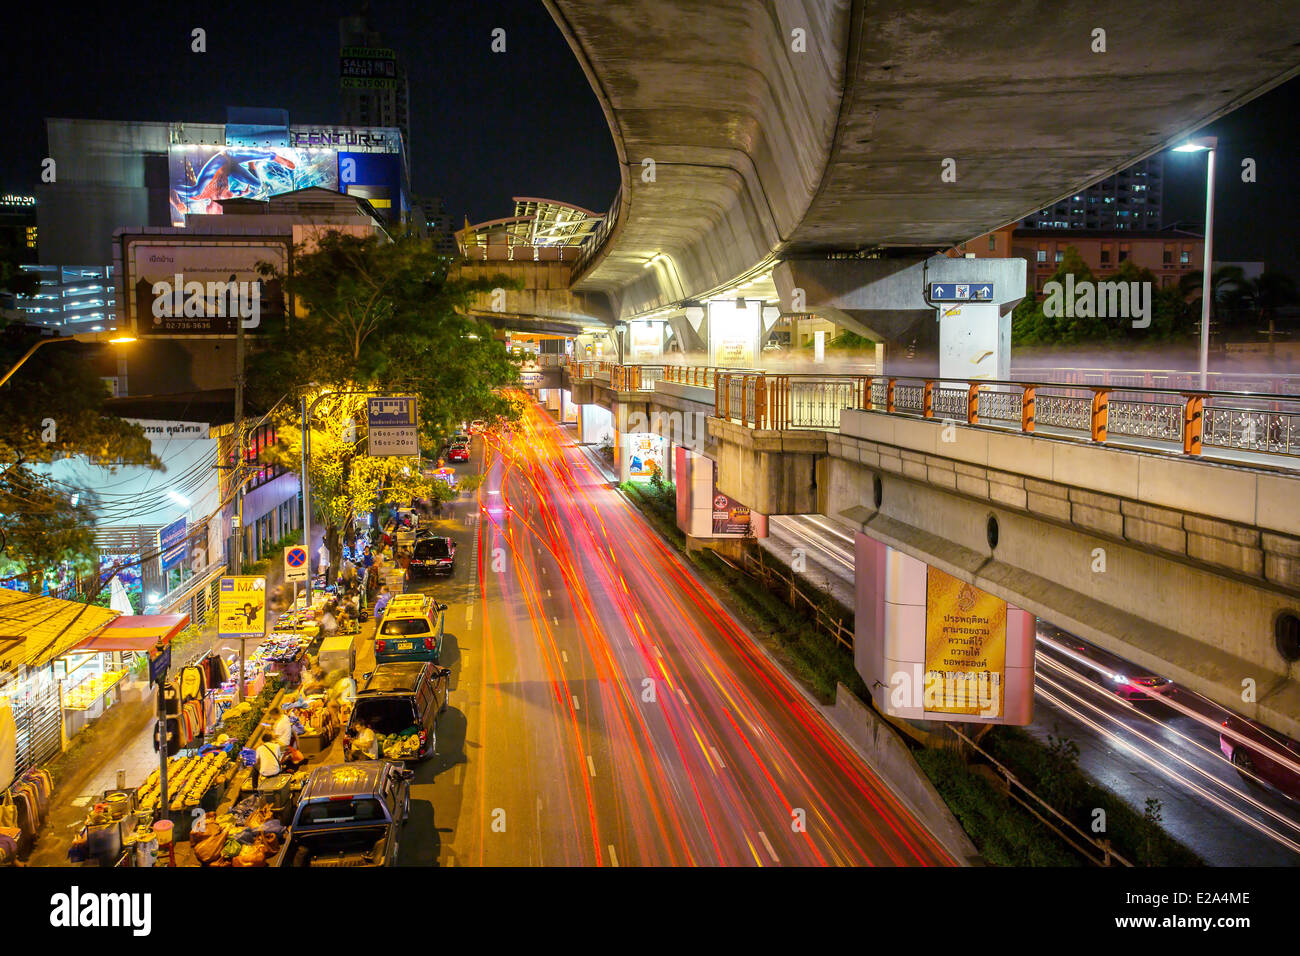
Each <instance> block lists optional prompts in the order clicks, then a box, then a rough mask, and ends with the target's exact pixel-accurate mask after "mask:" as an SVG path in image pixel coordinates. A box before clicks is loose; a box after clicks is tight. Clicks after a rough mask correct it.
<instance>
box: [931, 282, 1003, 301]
mask: <svg viewBox="0 0 1300 956" xmlns="http://www.w3.org/2000/svg"><path fill="white" fill-rule="evenodd" d="M930 301H931V302H992V301H993V283H992V282H931V283H930Z"/></svg>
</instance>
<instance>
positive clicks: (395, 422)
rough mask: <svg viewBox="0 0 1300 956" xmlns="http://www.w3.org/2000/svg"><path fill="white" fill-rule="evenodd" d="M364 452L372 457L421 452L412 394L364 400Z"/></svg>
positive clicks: (417, 421)
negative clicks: (365, 427) (365, 428)
mask: <svg viewBox="0 0 1300 956" xmlns="http://www.w3.org/2000/svg"><path fill="white" fill-rule="evenodd" d="M366 426H367V434H366V445H367V448H366V451H367V453H368V454H370V455H371V456H375V457H384V456H388V457H391V456H408V455H418V454H420V441H419V420H418V418H417V409H416V402H415V396H413V395H398V396H384V397H383V398H368V399H366Z"/></svg>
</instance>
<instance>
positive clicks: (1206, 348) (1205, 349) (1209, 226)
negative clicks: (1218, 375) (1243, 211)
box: [1173, 136, 1219, 391]
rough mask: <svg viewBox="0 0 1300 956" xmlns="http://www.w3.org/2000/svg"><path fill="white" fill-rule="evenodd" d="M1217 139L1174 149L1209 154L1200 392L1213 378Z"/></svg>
mask: <svg viewBox="0 0 1300 956" xmlns="http://www.w3.org/2000/svg"><path fill="white" fill-rule="evenodd" d="M1218 145H1219V139H1218V137H1217V136H1198V137H1196V138H1195V139H1189V140H1188V141H1187V142H1186V143H1183V144H1181V145H1179V146H1175V147H1174V149H1173V151H1174V152H1175V153H1209V157H1208V159H1207V162H1206V164H1205V243H1204V244H1205V262H1204V265H1203V266H1202V268H1201V390H1202V391H1204V390H1205V389H1206V388H1208V387H1209V384H1208V383H1209V375H1210V306H1211V304H1212V303H1211V298H1210V296H1211V289H1212V282H1211V276H1210V270H1211V269H1212V268H1213V265H1214V151H1215V149H1216V148H1218Z"/></svg>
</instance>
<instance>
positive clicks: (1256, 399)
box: [791, 376, 1300, 466]
mask: <svg viewBox="0 0 1300 956" xmlns="http://www.w3.org/2000/svg"><path fill="white" fill-rule="evenodd" d="M868 381H869V383H870V384H869V386H868V387H867V389H866V395H865V398H866V401H865V403H864V404H863V405H861V406H860V407H861V408H863V409H865V410H868V411H875V412H884V413H886V414H891V415H913V416H917V417H921V418H934V419H941V420H950V421H954V422H961V423H963V424H968V425H987V426H995V427H1002V428H1009V429H1012V430H1015V431H1020V432H1024V433H1042V432H1044V431H1046V433H1049V434H1051V433H1059V434H1066V435H1073V436H1077V437H1083V438H1087V439H1088V440H1090V441H1094V442H1105V443H1108V444H1113V445H1121V446H1122V445H1125V444H1129V445H1138V446H1141V447H1148V448H1149V447H1151V446H1152V444H1153V443H1154V444H1155V445H1156V447H1158V448H1160V449H1161V450H1171V451H1177V450H1179V449H1181V451H1182V453H1183V454H1186V455H1193V456H1195V455H1200V454H1202V452H1203V450H1204V449H1206V448H1219V449H1225V450H1231V451H1234V452H1244V453H1255V454H1259V455H1268V456H1274V455H1276V456H1281V457H1282V458H1283V459H1284V463H1285V464H1287V465H1288V466H1293V465H1294V462H1291V461H1286V459H1291V458H1295V457H1296V456H1300V395H1283V394H1277V393H1259V392H1216V391H1199V390H1190V389H1189V390H1179V389H1173V388H1160V387H1154V386H1148V385H1146V384H1142V385H1136V386H1128V387H1123V386H1109V385H1084V384H1071V383H1060V382H1006V381H1003V382H989V381H961V380H951V379H945V380H940V379H926V378H907V377H902V376H899V377H890V378H870V379H869V380H868ZM791 427H797V426H791Z"/></svg>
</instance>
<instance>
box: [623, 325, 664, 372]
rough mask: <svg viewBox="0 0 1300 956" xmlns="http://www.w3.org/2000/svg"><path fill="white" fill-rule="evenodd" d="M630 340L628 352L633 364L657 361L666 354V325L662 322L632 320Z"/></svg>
mask: <svg viewBox="0 0 1300 956" xmlns="http://www.w3.org/2000/svg"><path fill="white" fill-rule="evenodd" d="M631 330H632V334H631V337H630V339H629V341H628V354H629V357H630V359H631V362H632V364H633V365H637V364H640V363H642V362H657V361H659V360H660V359H661V358H663V354H664V327H663V323H662V322H632V323H631Z"/></svg>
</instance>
